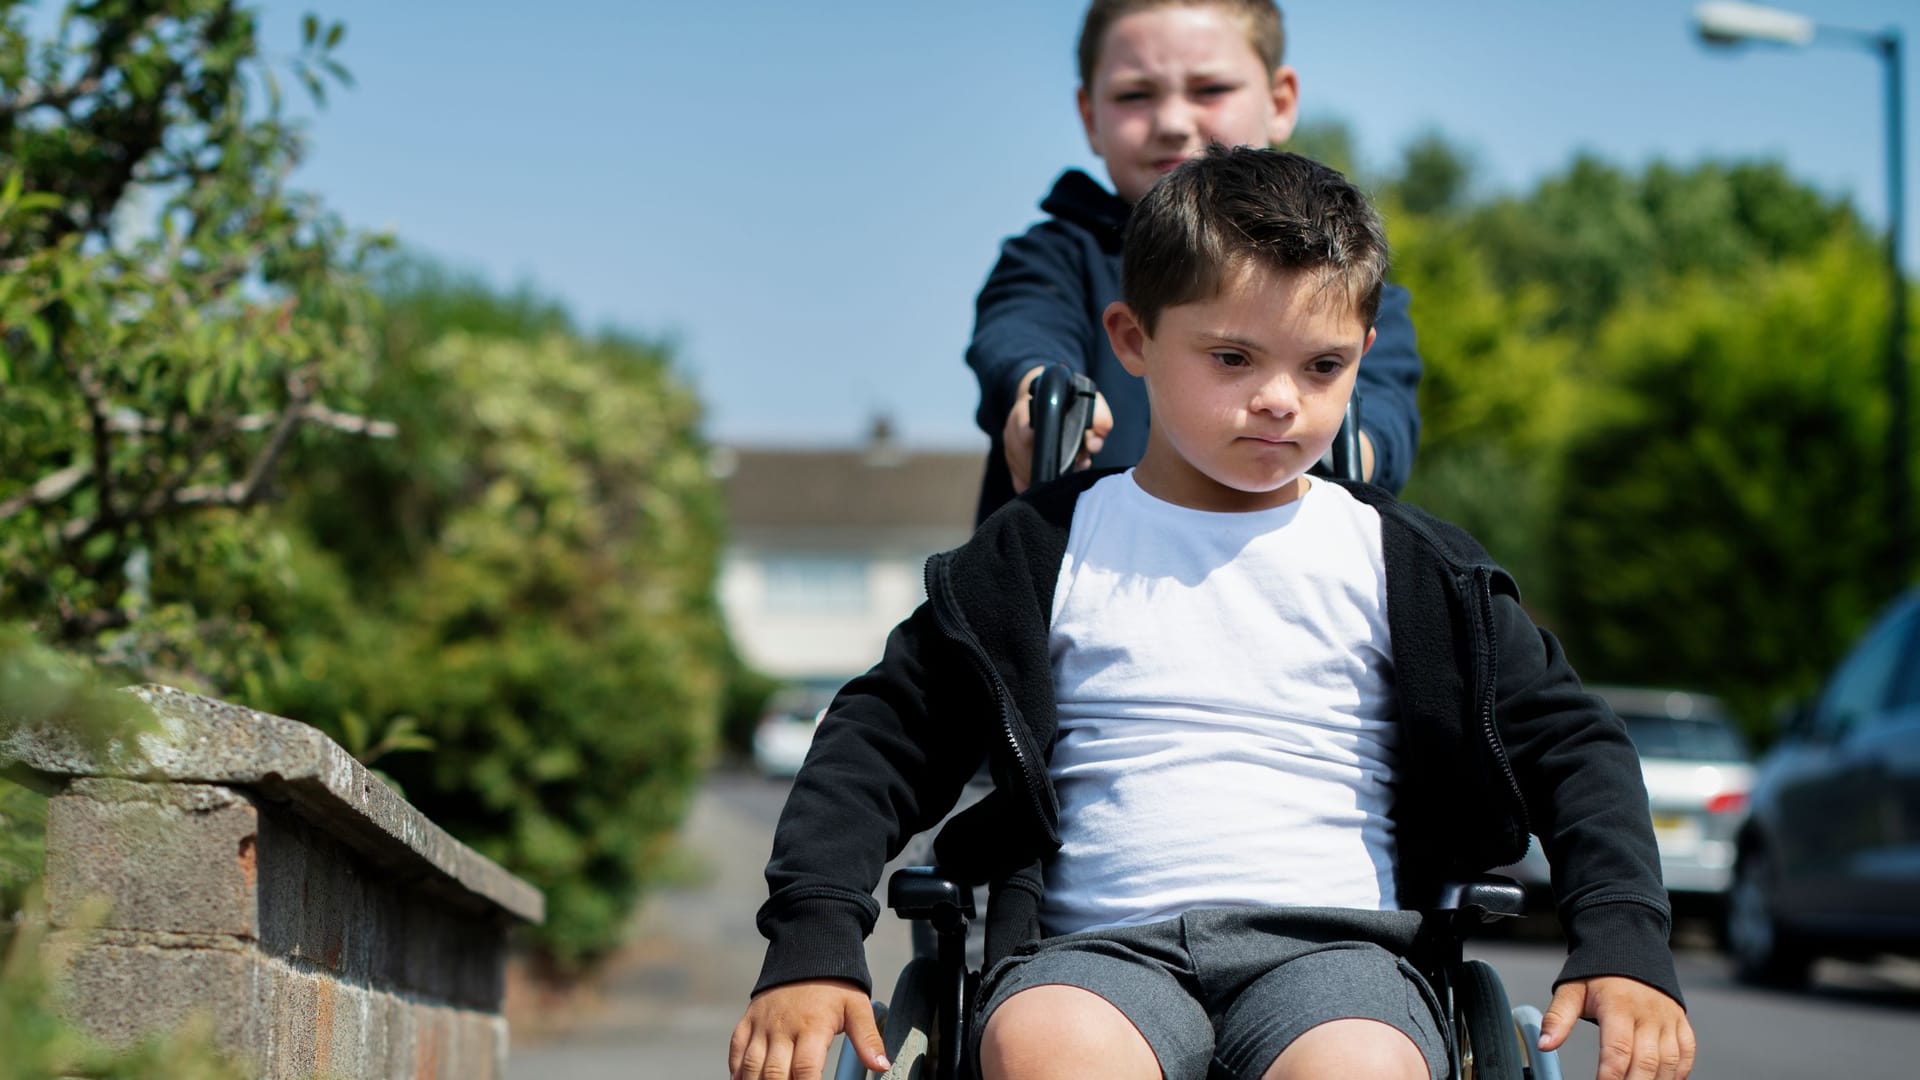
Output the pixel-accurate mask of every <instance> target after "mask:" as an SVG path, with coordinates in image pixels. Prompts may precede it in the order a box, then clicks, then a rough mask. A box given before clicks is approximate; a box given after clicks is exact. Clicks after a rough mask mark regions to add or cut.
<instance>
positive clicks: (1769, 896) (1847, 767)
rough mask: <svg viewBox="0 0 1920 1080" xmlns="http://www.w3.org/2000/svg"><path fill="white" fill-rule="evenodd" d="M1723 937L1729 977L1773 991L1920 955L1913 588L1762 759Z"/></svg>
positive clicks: (1918, 632) (1919, 760)
mask: <svg viewBox="0 0 1920 1080" xmlns="http://www.w3.org/2000/svg"><path fill="white" fill-rule="evenodd" d="M1726 932H1727V948H1728V950H1729V952H1731V953H1732V956H1733V961H1734V968H1735V971H1736V973H1737V974H1738V975H1739V976H1740V977H1741V978H1743V979H1746V980H1748V981H1750V982H1760V983H1768V984H1774V985H1796V984H1799V983H1802V982H1804V981H1805V980H1806V977H1807V972H1808V968H1809V967H1810V966H1811V965H1812V963H1813V961H1814V960H1816V959H1818V958H1819V957H1821V956H1844V957H1855V958H1858V957H1867V956H1873V955H1876V954H1880V953H1907V954H1913V955H1920V589H1917V590H1914V591H1912V592H1909V593H1908V594H1906V595H1905V596H1903V597H1901V598H1900V599H1899V600H1898V601H1896V602H1895V603H1894V604H1893V605H1892V607H1890V608H1889V609H1888V610H1887V612H1886V613H1885V614H1884V615H1882V616H1881V618H1880V619H1879V621H1878V622H1876V623H1875V624H1874V626H1873V628H1872V629H1871V630H1869V631H1868V632H1867V634H1866V636H1865V637H1863V638H1862V639H1861V640H1860V642H1859V644H1858V645H1856V646H1855V647H1854V649H1853V651H1852V652H1851V653H1849V654H1848V655H1847V657H1846V659H1845V660H1843V661H1841V662H1840V664H1839V666H1838V667H1837V668H1835V669H1834V672H1833V674H1832V676H1831V677H1830V678H1829V679H1828V681H1827V684H1826V686H1825V688H1824V689H1822V690H1821V692H1820V694H1819V696H1818V697H1817V698H1815V699H1814V700H1813V702H1812V703H1811V704H1809V705H1808V706H1806V707H1805V708H1802V709H1800V710H1798V711H1797V713H1796V714H1795V715H1794V717H1793V718H1792V720H1791V721H1790V722H1789V723H1788V726H1787V730H1786V732H1785V733H1784V736H1783V738H1782V739H1781V741H1780V743H1779V745H1777V746H1775V747H1774V749H1773V750H1772V751H1771V752H1770V753H1768V754H1767V755H1766V756H1765V757H1764V758H1763V759H1762V760H1761V763H1760V767H1759V772H1758V775H1757V776H1756V778H1755V783H1754V789H1753V794H1752V806H1751V813H1750V815H1749V817H1748V820H1747V826H1746V828H1745V829H1744V830H1743V831H1742V832H1741V834H1740V840H1739V849H1738V855H1737V858H1736V862H1735V865H1734V883H1733V889H1732V892H1731V893H1730V894H1729V897H1728V911H1727V927H1726Z"/></svg>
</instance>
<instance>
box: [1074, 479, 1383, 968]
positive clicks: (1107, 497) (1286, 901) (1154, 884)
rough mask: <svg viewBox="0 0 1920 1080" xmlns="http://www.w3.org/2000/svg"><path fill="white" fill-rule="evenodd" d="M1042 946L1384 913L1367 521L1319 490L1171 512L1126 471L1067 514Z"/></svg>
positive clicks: (1377, 636) (1364, 509)
mask: <svg viewBox="0 0 1920 1080" xmlns="http://www.w3.org/2000/svg"><path fill="white" fill-rule="evenodd" d="M1049 644H1050V648H1051V650H1052V658H1053V675H1054V683H1055V689H1056V693H1057V695H1058V697H1059V719H1060V737H1059V741H1058V743H1057V744H1056V745H1055V747H1054V751H1053V756H1052V761H1051V763H1050V765H1049V772H1050V775H1051V777H1052V779H1053V783H1054V787H1055V790H1056V791H1057V792H1058V794H1059V797H1060V809H1061V823H1062V830H1061V839H1062V842H1063V843H1062V847H1061V849H1060V851H1059V853H1058V854H1057V855H1056V856H1055V857H1054V858H1053V860H1052V861H1051V862H1050V863H1049V864H1048V866H1047V869H1046V900H1045V903H1044V905H1043V907H1042V910H1041V922H1042V926H1043V927H1044V929H1045V930H1046V932H1047V933H1049V934H1061V933H1071V932H1074V931H1079V930H1094V929H1102V928H1111V927H1116V926H1129V925H1135V924H1139V923H1147V922H1153V921H1156V920H1159V919H1167V918H1172V917H1174V916H1176V915H1179V914H1180V913H1181V912H1184V911H1189V910H1193V909H1196V908H1220V907H1240V906H1264V905H1312V906H1326V907H1347V908H1366V909H1382V910H1386V909H1392V908H1394V907H1396V906H1397V905H1396V904H1395V901H1394V880H1393V831H1392V823H1391V822H1390V821H1389V819H1388V817H1387V812H1388V809H1389V806H1390V803H1391V798H1392V792H1391V790H1390V786H1391V784H1392V782H1393V778H1394V763H1395V749H1396V745H1397V741H1398V740H1397V737H1398V730H1397V728H1396V726H1395V724H1394V723H1393V719H1392V709H1393V698H1392V666H1391V663H1392V656H1393V647H1392V643H1391V642H1390V641H1389V640H1388V635H1387V589H1386V568H1385V561H1384V559H1383V557H1382V555H1381V548H1380V515H1379V514H1378V512H1376V511H1375V510H1373V508H1371V507H1369V506H1367V505H1365V504H1363V503H1361V502H1359V501H1358V500H1356V499H1355V498H1353V496H1351V495H1350V494H1348V493H1347V492H1346V491H1345V490H1344V489H1343V488H1340V487H1339V486H1337V485H1334V484H1328V483H1320V482H1312V483H1311V485H1310V486H1309V488H1308V489H1307V492H1306V493H1305V495H1304V496H1303V497H1301V498H1300V499H1297V500H1295V501H1294V502H1292V503H1289V504H1287V505H1285V506H1280V507H1276V508H1274V509H1271V510H1263V511H1257V512H1254V513H1241V514H1223V513H1210V512H1207V511H1200V510H1189V509H1186V508H1184V507H1180V506H1175V505H1173V504H1171V503H1167V502H1163V501H1161V500H1160V499H1157V498H1155V497H1153V496H1152V495H1149V494H1147V493H1146V492H1145V491H1144V490H1142V489H1141V488H1140V486H1139V484H1137V483H1136V482H1135V481H1134V479H1133V473H1132V472H1131V471H1128V472H1126V473H1122V474H1117V475H1115V476H1110V477H1107V478H1105V479H1102V480H1100V481H1098V482H1097V483H1095V484H1094V485H1093V486H1092V487H1091V488H1089V489H1088V490H1087V491H1086V492H1085V493H1084V494H1082V495H1081V496H1080V500H1079V502H1078V504H1077V505H1076V507H1075V509H1074V514H1073V527H1072V531H1071V533H1070V535H1069V537H1068V541H1067V554H1066V559H1065V560H1064V562H1062V564H1061V567H1060V579H1059V583H1058V585H1057V586H1056V588H1055V590H1054V597H1053V622H1052V631H1051V637H1050V642H1049Z"/></svg>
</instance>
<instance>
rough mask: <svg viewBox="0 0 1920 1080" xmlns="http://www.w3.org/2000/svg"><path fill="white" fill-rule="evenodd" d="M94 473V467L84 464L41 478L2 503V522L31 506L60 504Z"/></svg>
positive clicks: (0, 510) (0, 514) (0, 516)
mask: <svg viewBox="0 0 1920 1080" xmlns="http://www.w3.org/2000/svg"><path fill="white" fill-rule="evenodd" d="M92 471H93V466H91V465H90V464H87V463H85V462H82V463H80V464H78V465H69V466H67V467H66V468H64V469H61V470H60V471H59V472H55V473H49V474H47V475H46V476H43V477H41V478H40V479H39V480H38V481H36V482H35V483H34V485H33V486H32V487H30V488H28V489H27V490H25V491H23V492H21V493H20V494H18V495H15V496H14V497H13V498H11V499H8V500H7V501H6V502H0V521H5V520H6V519H7V518H10V517H12V516H14V515H15V514H18V513H19V512H21V511H22V510H25V509H26V508H27V507H29V506H45V505H46V504H48V503H51V502H59V501H60V500H61V499H64V498H66V497H67V495H68V494H70V493H71V492H72V491H73V489H74V488H77V487H79V486H80V485H81V484H84V483H86V480H87V476H88V474H89V473H91V472H92Z"/></svg>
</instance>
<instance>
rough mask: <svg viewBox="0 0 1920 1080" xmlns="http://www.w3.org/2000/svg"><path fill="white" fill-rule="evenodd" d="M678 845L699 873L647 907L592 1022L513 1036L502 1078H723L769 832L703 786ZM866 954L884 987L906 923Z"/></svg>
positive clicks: (748, 982)
mask: <svg viewBox="0 0 1920 1080" xmlns="http://www.w3.org/2000/svg"><path fill="white" fill-rule="evenodd" d="M681 836H682V844H683V846H684V848H685V849H686V850H687V851H688V852H689V853H691V854H693V855H694V856H696V857H697V858H698V859H700V860H702V861H704V862H705V864H706V867H705V868H706V871H707V872H706V873H705V874H704V875H703V877H702V880H701V881H700V882H699V883H698V884H696V885H693V886H689V887H686V888H682V889H673V890H668V891H663V892H661V893H658V894H656V895H655V896H654V897H653V898H652V899H651V900H650V901H649V902H648V903H647V905H646V907H645V908H644V909H643V910H642V912H641V914H640V916H639V919H638V923H637V929H638V933H637V935H636V939H635V941H634V944H633V945H631V946H630V947H629V948H628V949H626V950H625V951H624V952H622V953H621V954H620V955H619V956H618V957H617V958H616V959H615V960H614V961H613V962H612V964H611V965H610V967H609V970H608V972H607V976H606V982H605V987H604V991H603V1000H602V1001H601V1002H600V1003H599V1007H597V1008H596V1009H595V1010H594V1012H593V1014H592V1015H591V1016H589V1017H585V1018H583V1019H582V1021H581V1023H580V1024H579V1025H578V1026H577V1027H576V1028H574V1029H573V1030H572V1031H571V1032H569V1033H567V1034H565V1035H558V1036H552V1037H548V1038H544V1039H541V1040H539V1041H535V1040H534V1039H532V1038H526V1037H523V1036H522V1034H521V1032H520V1031H519V1029H516V1030H515V1031H514V1047H513V1052H512V1055H511V1059H510V1062H509V1065H508V1070H507V1072H508V1076H509V1078H510V1080H614V1078H616V1077H617V1078H620V1080H655V1078H658V1080H669V1078H679V1077H709V1078H712V1077H723V1076H725V1075H726V1057H727V1039H728V1036H730V1035H731V1034H732V1032H733V1026H734V1024H735V1023H736V1022H738V1021H739V1019H740V1013H741V1011H742V1010H743V1009H745V1007H746V1002H747V992H748V991H749V990H750V989H751V988H752V986H753V980H754V978H755V977H756V976H757V975H758V974H759V971H760V955H761V949H762V947H763V945H764V944H765V943H764V941H763V940H762V939H761V937H760V935H759V933H758V932H757V931H755V929H754V925H753V915H754V912H755V910H756V909H758V908H759V906H760V902H761V901H762V900H763V899H764V898H765V896H766V882H765V879H764V878H762V877H761V871H762V869H763V868H764V866H765V863H766V858H767V853H768V851H769V850H770V848H771V846H772V843H773V827H772V823H771V822H770V821H761V820H758V819H756V817H755V816H754V815H753V814H751V813H749V812H748V811H747V810H746V809H743V808H742V807H740V806H738V805H734V804H732V803H730V802H729V800H728V799H727V798H726V795H725V792H724V791H721V790H717V785H715V784H709V785H707V786H706V787H705V788H703V789H702V791H701V793H700V794H699V795H698V796H697V797H696V799H695V802H694V806H693V810H692V813H691V814H690V815H689V816H688V819H687V822H686V824H685V826H684V827H683V829H682V833H681ZM867 956H868V962H869V964H870V966H871V969H872V971H873V972H874V973H875V978H876V979H878V980H879V981H880V982H881V983H882V984H887V983H890V982H891V981H892V978H893V975H894V973H896V972H898V971H899V970H900V968H901V967H902V966H904V965H905V964H906V961H907V958H908V956H909V947H908V941H907V930H906V927H905V925H904V924H903V923H901V922H899V921H898V920H896V919H893V918H892V917H891V916H885V917H883V918H882V919H881V922H880V925H879V927H878V928H877V929H876V930H875V931H874V935H873V937H872V938H871V939H870V940H869V941H868V942H867ZM834 1054H835V1058H837V1055H838V1049H837V1047H836V1049H835V1051H834ZM835 1058H830V1059H829V1060H828V1062H827V1066H828V1069H829V1070H831V1068H832V1065H833V1060H835Z"/></svg>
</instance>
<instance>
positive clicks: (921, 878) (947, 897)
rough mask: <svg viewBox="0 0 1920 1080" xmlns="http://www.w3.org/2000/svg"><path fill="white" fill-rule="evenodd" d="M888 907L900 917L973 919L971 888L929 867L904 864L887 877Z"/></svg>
mask: <svg viewBox="0 0 1920 1080" xmlns="http://www.w3.org/2000/svg"><path fill="white" fill-rule="evenodd" d="M887 906H888V907H890V908H892V909H893V910H894V913H895V914H897V915H899V916H900V917H901V918H903V919H927V920H930V921H933V922H936V923H938V922H942V921H945V920H946V919H951V918H953V917H954V916H958V917H959V918H960V919H962V920H970V919H972V918H973V890H972V889H971V888H969V887H967V886H965V885H962V884H960V883H959V882H957V881H954V880H952V879H951V878H946V877H942V876H941V875H940V871H939V870H938V869H937V868H935V867H932V866H904V867H901V868H900V869H898V870H895V871H894V872H893V876H892V877H890V878H888V879H887Z"/></svg>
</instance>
